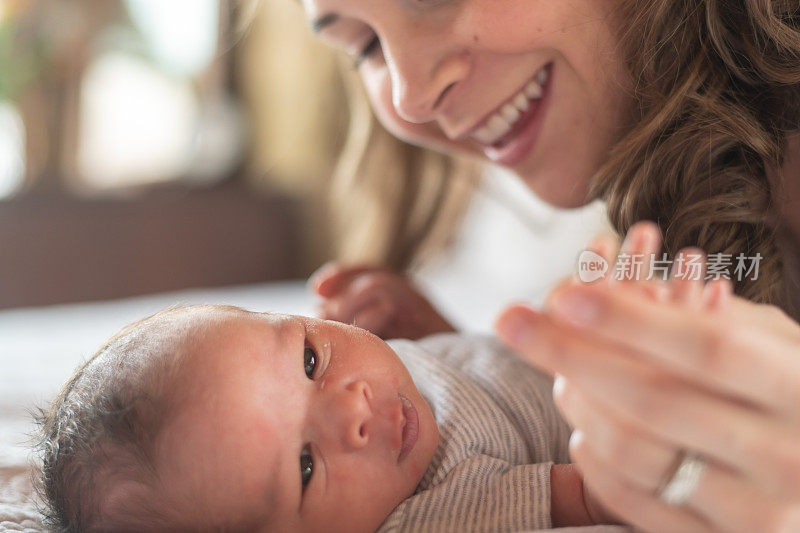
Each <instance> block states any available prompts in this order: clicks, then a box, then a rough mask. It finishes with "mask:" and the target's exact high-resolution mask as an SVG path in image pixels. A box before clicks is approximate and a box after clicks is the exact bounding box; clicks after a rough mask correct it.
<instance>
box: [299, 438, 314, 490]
mask: <svg viewBox="0 0 800 533" xmlns="http://www.w3.org/2000/svg"><path fill="white" fill-rule="evenodd" d="M313 473H314V460H313V459H312V458H311V450H310V449H309V448H308V446H306V447H305V448H303V451H302V452H300V482H301V483H302V486H303V490H305V488H306V486H307V485H308V483H309V482H310V481H311V475H312V474H313Z"/></svg>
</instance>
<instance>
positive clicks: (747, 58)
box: [336, 0, 800, 315]
mask: <svg viewBox="0 0 800 533" xmlns="http://www.w3.org/2000/svg"><path fill="white" fill-rule="evenodd" d="M612 18H613V22H612V23H616V24H617V27H615V28H612V29H614V30H615V32H616V33H617V35H618V43H619V45H618V46H619V47H620V52H621V53H622V57H624V58H625V61H626V64H627V67H628V70H629V72H630V74H631V79H632V80H634V83H633V87H632V94H631V97H632V99H633V101H634V110H635V112H634V114H635V115H636V117H635V119H636V120H635V121H634V125H633V126H632V127H631V129H630V130H629V131H628V132H627V133H626V135H625V136H624V137H623V138H622V139H621V140H620V141H619V142H618V143H617V144H616V145H615V146H614V148H613V149H612V151H611V153H610V156H609V158H608V160H607V161H606V162H605V164H604V165H603V166H602V167H601V168H599V169H598V170H597V172H596V173H595V175H594V176H593V177H592V180H591V186H590V194H589V198H587V200H590V199H593V198H603V199H604V200H606V201H607V203H608V211H609V213H610V215H609V216H610V220H611V223H612V224H613V226H614V227H615V229H616V230H617V231H618V232H619V233H620V234H621V235H622V234H625V233H626V232H627V230H628V229H629V228H630V227H631V225H632V224H633V223H634V222H636V221H638V220H643V219H649V220H654V221H656V222H657V223H658V224H659V226H660V227H661V230H662V232H663V234H664V243H665V251H666V252H667V253H668V255H669V256H670V257H673V256H674V254H675V252H676V251H677V250H679V249H680V248H683V247H685V246H698V247H700V248H702V249H704V250H707V251H709V252H712V253H720V254H732V256H734V257H735V256H737V255H739V254H744V256H745V257H748V258H749V257H755V256H756V254H760V255H761V258H762V259H761V261H760V264H759V275H758V277H757V279H755V280H753V279H749V278H748V279H742V280H741V281H738V282H736V287H735V290H736V292H737V293H738V294H740V295H742V296H744V297H746V298H748V299H750V300H754V301H757V302H768V303H775V304H778V305H781V306H782V307H784V309H787V310H790V312H791V309H790V308H791V301H790V298H789V296H788V293H789V292H790V291H789V290H788V285H789V283H788V281H787V277H788V275H787V273H786V272H785V271H784V257H782V254H781V253H780V252H781V250H780V249H779V248H780V245H779V230H780V228H779V227H778V224H777V220H776V212H775V211H776V210H775V207H774V205H773V202H774V199H775V198H776V196H775V194H776V193H777V194H780V192H779V189H776V188H777V187H780V184H781V181H780V180H781V179H782V177H780V176H779V175H778V181H777V182H776V183H771V181H770V179H769V177H768V171H769V170H770V169H771V170H772V171H774V172H777V173H778V174H779V171H780V167H781V165H782V163H783V160H784V157H785V155H786V153H787V137H788V135H789V134H790V133H791V132H795V131H798V130H800V3H799V2H798V1H797V0H737V1H731V0H648V1H641V0H617V5H616V6H615V11H614V13H613V14H612ZM349 95H350V98H351V110H354V111H355V112H354V113H353V119H352V121H351V128H350V138H349V140H348V143H347V146H346V148H345V152H344V156H343V159H342V161H343V163H342V164H341V165H340V168H339V172H338V176H337V186H336V191H338V194H337V198H338V205H339V209H338V212H339V213H340V214H341V217H340V220H343V221H344V225H343V227H342V229H343V233H342V234H343V238H342V242H343V243H344V245H345V246H344V247H343V248H342V253H341V254H340V258H342V259H344V260H351V261H352V260H364V259H367V260H373V261H374V260H376V259H377V260H378V261H381V262H383V263H385V264H387V265H389V266H391V267H394V268H396V269H402V268H406V267H408V265H409V264H410V263H411V262H412V261H413V260H414V259H415V258H417V257H419V255H420V253H421V252H422V251H424V250H426V249H428V248H430V246H428V245H429V244H430V242H431V240H432V239H430V235H431V234H430V233H424V232H420V230H419V226H418V225H416V224H408V223H407V220H410V219H408V218H406V217H408V216H409V213H410V212H411V208H410V207H409V206H415V209H416V211H415V212H416V214H417V217H416V220H425V221H426V223H425V227H426V228H429V229H431V230H432V232H433V233H434V234H438V235H439V236H440V238H439V239H438V241H440V242H441V241H443V239H442V238H441V235H443V233H444V232H443V231H442V228H443V227H444V228H449V230H450V231H452V229H453V227H454V225H455V224H454V221H455V219H456V217H457V216H458V214H460V213H461V212H462V211H461V210H459V209H458V208H457V207H456V206H458V204H459V203H463V202H464V201H465V199H466V198H468V195H466V194H464V192H463V189H465V188H466V187H465V186H464V185H463V184H462V185H459V183H460V182H463V183H474V179H468V180H462V179H461V178H463V177H464V176H470V177H473V178H474V176H475V173H476V170H475V166H474V164H473V165H470V163H469V162H467V163H464V162H461V163H459V164H451V165H449V166H448V165H444V164H442V162H441V160H440V159H436V158H435V157H434V156H430V157H429V159H430V161H429V163H430V164H431V165H433V166H434V168H435V169H436V170H435V171H434V172H432V173H429V174H430V175H427V177H426V178H425V179H426V181H427V185H426V188H425V189H421V188H420V187H419V185H420V177H421V176H423V172H422V171H421V170H420V163H422V162H424V161H425V158H424V157H423V156H422V155H421V153H420V152H424V151H425V150H424V149H422V148H416V147H409V146H408V145H405V147H402V146H401V145H403V144H404V143H402V142H401V141H399V140H397V139H393V138H391V136H390V135H389V134H388V133H387V132H386V131H385V130H382V128H381V126H380V125H379V124H377V121H376V120H375V119H374V117H368V116H367V110H366V109H365V107H366V104H365V100H366V97H365V96H364V95H363V93H362V91H361V90H360V89H359V88H357V87H355V86H354V84H351V87H350V91H349ZM393 145H394V146H393ZM381 154H383V155H381ZM386 154H394V155H393V156H389V155H386ZM439 157H440V158H441V157H444V156H441V155H439ZM400 159H402V160H403V162H404V163H403V164H397V161H398V160H400ZM390 160H392V162H391V163H390ZM459 165H461V166H459ZM423 166H424V165H423ZM387 169H393V170H392V172H391V175H390V176H387ZM437 185H438V187H439V188H438V191H439V192H438V198H439V199H440V201H439V202H438V203H437V202H432V201H430V198H427V197H426V196H425V195H426V194H430V193H429V191H430V190H437V189H436V187H437ZM459 187H461V188H462V190H461V191H460V192H459ZM353 194H355V195H356V196H358V197H359V199H360V200H361V203H360V205H370V206H372V207H371V209H370V210H367V211H366V212H364V211H361V212H359V213H354V212H353V209H352V205H353V204H352V202H353V197H354V196H353ZM399 198H402V202H400V201H399V200H398V199H399ZM442 205H447V206H448V209H447V210H440V211H439V212H438V213H436V212H434V210H436V209H441V206H442ZM402 206H405V207H402ZM426 210H427V212H428V214H427V215H424V212H426ZM405 230H407V231H405ZM354 236H360V238H353V237H354ZM367 237H369V238H367ZM434 240H435V239H434ZM366 242H370V243H371V246H366V245H364V243H366ZM392 243H395V244H396V243H401V246H399V247H393V246H392ZM368 250H369V251H368ZM376 256H377V257H376ZM792 314H795V315H796V311H795V312H793V313H792Z"/></svg>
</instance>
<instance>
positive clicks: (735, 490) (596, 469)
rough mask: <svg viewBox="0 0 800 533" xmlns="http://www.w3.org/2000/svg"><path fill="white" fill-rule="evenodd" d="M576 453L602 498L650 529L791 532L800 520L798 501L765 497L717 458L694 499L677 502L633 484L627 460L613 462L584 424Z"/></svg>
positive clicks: (573, 441)
mask: <svg viewBox="0 0 800 533" xmlns="http://www.w3.org/2000/svg"><path fill="white" fill-rule="evenodd" d="M636 444H640V443H638V442H637V443H636ZM632 453H635V452H632ZM570 454H571V456H572V458H573V460H574V461H575V463H576V464H577V466H578V468H579V469H580V470H581V472H582V473H583V475H584V482H585V483H586V484H587V485H588V486H589V488H590V489H592V491H593V492H594V493H595V494H596V495H597V497H598V499H600V501H601V502H602V503H603V504H604V505H605V506H606V507H608V508H609V509H610V510H611V511H612V512H613V513H615V514H617V515H619V516H620V517H622V518H623V519H624V520H625V521H627V522H629V523H631V524H633V525H634V526H637V527H639V528H641V529H642V530H644V531H652V532H672V531H681V532H683V531H714V532H719V531H725V532H727V533H752V532H754V531H758V532H759V533H789V532H794V531H797V528H798V525H800V522H798V511H797V510H796V509H795V508H794V507H793V506H791V505H788V504H785V503H781V502H780V501H778V500H771V499H769V498H766V497H764V495H763V494H761V493H759V492H757V491H756V490H754V489H753V487H751V486H750V485H748V484H747V483H746V482H745V481H744V480H742V479H741V478H739V477H738V476H736V475H733V474H731V473H730V472H729V471H727V470H726V469H723V468H720V467H719V466H717V465H715V464H713V463H708V464H707V465H706V467H705V470H704V472H703V474H702V476H701V478H700V481H699V483H698V486H697V488H696V489H695V491H694V492H693V494H692V495H691V497H690V498H689V499H688V501H687V502H686V503H685V504H683V505H681V506H674V505H669V504H667V503H665V502H663V501H661V500H660V499H659V498H658V496H657V494H656V493H655V492H653V491H649V490H643V489H640V488H639V487H638V486H636V485H632V484H629V483H628V482H627V480H626V479H625V472H626V470H627V462H623V463H622V465H623V466H621V464H620V463H609V462H607V461H606V460H605V459H604V458H603V457H602V455H601V454H600V453H598V451H597V450H596V448H595V447H594V446H593V442H592V440H591V438H590V437H589V436H588V435H584V434H583V432H582V431H580V430H579V431H576V432H575V434H573V438H572V439H571V440H570Z"/></svg>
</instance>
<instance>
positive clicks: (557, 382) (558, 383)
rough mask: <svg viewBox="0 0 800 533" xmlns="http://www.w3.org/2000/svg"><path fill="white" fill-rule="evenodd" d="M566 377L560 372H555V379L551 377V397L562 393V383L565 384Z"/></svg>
mask: <svg viewBox="0 0 800 533" xmlns="http://www.w3.org/2000/svg"><path fill="white" fill-rule="evenodd" d="M566 383H567V382H566V379H565V378H564V376H562V375H561V374H556V376H555V379H553V397H556V398H557V397H559V396H561V395H562V394H564V385H566Z"/></svg>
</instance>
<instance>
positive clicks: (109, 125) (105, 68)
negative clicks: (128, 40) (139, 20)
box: [78, 52, 200, 188]
mask: <svg viewBox="0 0 800 533" xmlns="http://www.w3.org/2000/svg"><path fill="white" fill-rule="evenodd" d="M199 106H200V103H199V102H198V98H197V95H196V94H195V92H194V90H193V87H192V83H191V80H184V79H180V78H177V79H176V78H174V77H171V76H169V75H167V74H166V73H164V72H162V71H160V70H159V69H157V68H155V67H154V66H153V65H151V64H149V63H148V62H146V61H145V60H143V59H141V58H138V57H135V56H131V55H127V54H125V53H120V52H110V53H106V54H105V55H103V56H100V57H99V58H98V59H96V60H95V61H94V62H93V63H92V64H91V66H90V67H89V70H88V71H87V73H86V74H85V76H84V79H83V85H82V87H81V105H80V109H81V116H80V132H79V144H78V146H79V151H78V167H79V171H80V174H81V177H82V178H83V180H84V181H85V183H86V184H87V185H90V186H93V187H97V188H115V187H126V186H131V185H141V184H146V183H154V182H160V181H170V180H175V179H178V178H180V177H182V176H183V175H184V174H185V173H186V172H187V170H188V168H189V165H190V163H191V160H192V155H193V152H194V149H193V146H194V144H195V136H196V128H197V122H198V119H199V115H200V110H199Z"/></svg>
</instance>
